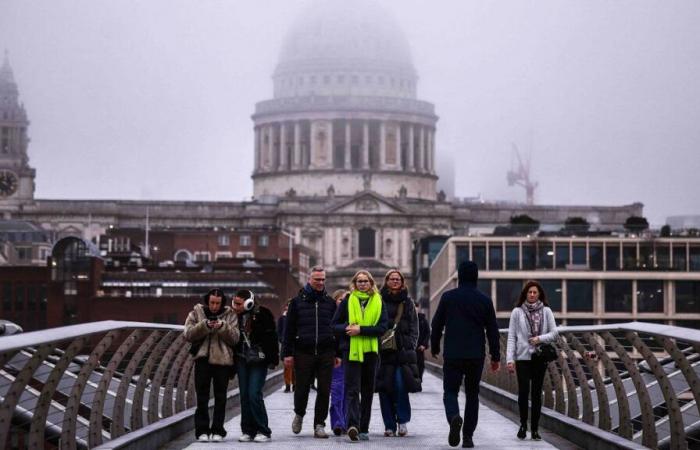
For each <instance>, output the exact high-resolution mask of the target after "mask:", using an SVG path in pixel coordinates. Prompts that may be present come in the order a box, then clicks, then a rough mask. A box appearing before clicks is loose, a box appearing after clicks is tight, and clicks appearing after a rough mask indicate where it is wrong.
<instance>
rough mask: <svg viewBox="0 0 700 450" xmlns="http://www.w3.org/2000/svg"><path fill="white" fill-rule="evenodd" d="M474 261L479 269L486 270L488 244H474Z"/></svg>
mask: <svg viewBox="0 0 700 450" xmlns="http://www.w3.org/2000/svg"><path fill="white" fill-rule="evenodd" d="M472 261H474V264H476V266H477V267H478V268H479V270H486V244H483V243H479V244H472Z"/></svg>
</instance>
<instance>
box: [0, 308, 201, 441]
mask: <svg viewBox="0 0 700 450" xmlns="http://www.w3.org/2000/svg"><path fill="white" fill-rule="evenodd" d="M182 330H183V327H182V326H176V325H161V324H153V323H140V322H119V321H104V322H94V323H89V324H82V325H73V326H68V327H62V328H53V329H49V330H44V331H39V332H32V333H24V334H18V335H14V336H8V337H4V338H1V339H0V400H1V402H0V447H3V448H25V447H28V448H32V449H40V448H45V447H47V446H49V447H57V448H61V449H76V448H91V447H94V446H97V445H99V444H101V443H103V442H104V441H108V440H111V439H114V438H116V437H119V436H121V435H123V434H125V433H129V432H132V431H135V430H137V429H140V428H142V427H143V426H144V421H145V422H147V424H151V423H154V422H156V421H158V420H160V419H163V418H166V417H170V416H172V415H173V414H174V413H175V412H180V411H183V410H185V409H187V408H189V407H191V406H192V405H193V399H194V392H192V391H191V388H192V383H193V376H192V374H191V373H192V372H193V364H192V358H191V356H190V355H189V352H188V350H189V345H187V343H186V342H185V341H184V338H183V336H182Z"/></svg>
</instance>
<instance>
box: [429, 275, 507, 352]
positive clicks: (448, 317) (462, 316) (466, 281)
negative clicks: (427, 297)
mask: <svg viewBox="0 0 700 450" xmlns="http://www.w3.org/2000/svg"><path fill="white" fill-rule="evenodd" d="M457 276H458V281H459V286H458V287H457V288H456V289H452V290H449V291H447V292H445V293H443V294H442V297H441V298H440V303H439V305H438V307H437V311H435V315H434V316H433V322H432V325H431V326H432V333H431V336H430V347H431V352H432V353H433V354H435V355H437V354H439V353H440V339H441V338H442V333H443V329H444V331H445V351H444V353H443V358H444V359H483V358H484V357H485V355H486V351H485V345H486V336H488V341H489V353H490V354H491V361H500V358H501V356H500V344H499V335H498V324H497V322H496V311H495V310H494V308H493V302H492V301H491V299H490V298H489V297H488V296H487V295H485V294H484V293H483V292H481V291H479V290H478V289H477V288H476V281H477V280H478V279H479V268H478V267H477V265H476V264H474V263H473V262H472V261H465V262H463V263H461V264H460V265H459V269H458V272H457ZM485 334H486V336H485Z"/></svg>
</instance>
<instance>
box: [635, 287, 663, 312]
mask: <svg viewBox="0 0 700 450" xmlns="http://www.w3.org/2000/svg"><path fill="white" fill-rule="evenodd" d="M637 312H664V282H663V281H660V280H644V281H637Z"/></svg>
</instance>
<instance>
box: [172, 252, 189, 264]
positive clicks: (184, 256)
mask: <svg viewBox="0 0 700 450" xmlns="http://www.w3.org/2000/svg"><path fill="white" fill-rule="evenodd" d="M174 259H175V262H183V263H186V262H187V261H192V254H191V253H190V252H189V251H187V250H178V251H176V252H175V256H174Z"/></svg>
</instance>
